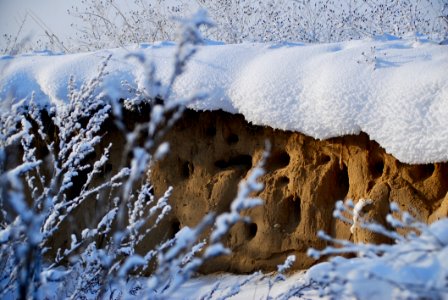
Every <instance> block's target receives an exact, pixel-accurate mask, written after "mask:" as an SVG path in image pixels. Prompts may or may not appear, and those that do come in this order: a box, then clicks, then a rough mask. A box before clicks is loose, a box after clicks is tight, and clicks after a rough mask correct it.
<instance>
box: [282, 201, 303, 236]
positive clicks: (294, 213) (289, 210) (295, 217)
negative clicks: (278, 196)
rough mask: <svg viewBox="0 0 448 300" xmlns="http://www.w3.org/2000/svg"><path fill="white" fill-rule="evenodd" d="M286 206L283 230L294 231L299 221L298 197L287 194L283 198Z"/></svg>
mask: <svg viewBox="0 0 448 300" xmlns="http://www.w3.org/2000/svg"><path fill="white" fill-rule="evenodd" d="M283 202H284V206H285V208H286V216H287V218H286V219H287V223H286V226H285V230H286V232H288V233H291V232H294V231H295V230H296V228H297V226H299V223H300V202H301V201H300V198H299V197H295V196H289V197H287V198H285V199H284V200H283Z"/></svg>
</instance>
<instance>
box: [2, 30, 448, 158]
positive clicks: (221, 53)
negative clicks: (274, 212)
mask: <svg viewBox="0 0 448 300" xmlns="http://www.w3.org/2000/svg"><path fill="white" fill-rule="evenodd" d="M175 50H176V47H175V45H174V44H173V43H169V42H161V43H156V44H153V45H148V44H142V45H137V46H135V45H134V46H130V47H129V48H128V49H124V48H119V49H111V50H101V51H96V52H89V53H79V54H70V55H56V54H52V53H51V52H48V51H47V52H39V53H31V54H27V55H21V56H18V57H11V56H3V57H0V70H1V77H0V99H2V100H3V101H7V100H11V99H12V100H13V101H14V102H18V101H20V100H22V99H24V98H28V99H29V97H30V95H31V93H32V92H35V99H36V101H38V102H39V104H41V105H43V106H45V105H46V104H48V103H53V104H55V105H56V106H61V105H64V103H66V102H67V99H68V97H67V93H68V88H67V82H68V81H69V78H70V76H71V75H74V77H75V85H76V86H77V87H79V86H80V85H81V83H83V82H86V81H87V80H88V79H90V78H93V77H95V75H97V73H98V67H99V66H100V64H101V62H102V61H103V60H104V59H105V58H106V57H107V56H108V55H112V58H111V60H110V61H109V64H108V67H107V71H108V74H107V75H106V76H105V78H104V82H103V88H104V91H105V92H107V93H108V94H109V96H110V97H113V98H114V99H115V100H116V99H118V98H129V97H130V95H129V92H128V90H127V89H126V88H124V87H122V85H121V82H123V81H127V82H129V83H130V84H134V85H135V83H137V84H143V82H144V78H146V77H147V70H146V69H145V67H144V66H143V65H142V64H141V63H139V61H138V59H135V58H133V55H130V54H137V55H139V56H142V55H143V56H144V57H147V58H150V59H152V60H153V62H154V63H155V65H156V67H157V72H156V74H157V76H159V78H160V79H161V80H162V82H167V81H168V80H169V78H170V75H171V73H172V72H173V61H174V53H175ZM447 70H448V48H447V46H444V45H438V44H436V43H433V42H429V41H427V40H425V39H423V38H415V37H414V38H412V37H408V38H404V39H397V38H393V37H390V36H383V37H381V38H376V39H365V40H356V41H347V42H340V43H328V44H288V43H280V44H256V43H244V44H238V45H225V44H220V43H215V42H208V43H207V44H206V45H204V46H201V47H199V49H198V52H197V54H196V55H195V56H194V57H193V59H192V60H191V61H190V62H189V63H188V65H187V70H186V72H185V73H184V74H183V75H182V76H180V78H178V80H177V81H176V83H175V85H174V91H173V97H179V98H188V97H189V96H191V95H193V94H196V93H198V92H204V93H207V94H208V97H207V98H206V99H204V100H201V101H198V102H195V103H192V104H190V107H191V108H193V109H196V110H218V109H222V110H224V111H227V112H231V113H241V114H243V115H244V116H245V118H246V119H247V120H248V121H249V122H252V123H254V124H257V125H267V126H271V127H273V128H276V129H283V130H292V131H298V132H301V133H304V134H306V135H309V136H312V137H314V138H317V139H328V138H331V137H337V136H343V135H348V134H358V133H360V132H361V131H362V132H365V133H367V134H368V135H369V136H370V138H371V139H373V140H375V141H377V142H378V143H379V144H380V145H381V146H382V147H384V148H385V150H386V151H387V152H388V153H391V154H393V155H394V156H395V157H396V158H398V159H399V160H400V161H402V162H407V163H431V162H440V161H447V160H448V151H446V149H448V71H447ZM104 91H103V92H104ZM99 92H100V91H98V93H99Z"/></svg>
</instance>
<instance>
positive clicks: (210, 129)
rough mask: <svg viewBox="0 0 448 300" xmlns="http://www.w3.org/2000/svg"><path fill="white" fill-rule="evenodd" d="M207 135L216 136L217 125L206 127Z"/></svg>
mask: <svg viewBox="0 0 448 300" xmlns="http://www.w3.org/2000/svg"><path fill="white" fill-rule="evenodd" d="M205 135H206V136H207V137H210V138H212V137H214V136H215V135H216V127H214V126H210V127H207V128H206V129H205Z"/></svg>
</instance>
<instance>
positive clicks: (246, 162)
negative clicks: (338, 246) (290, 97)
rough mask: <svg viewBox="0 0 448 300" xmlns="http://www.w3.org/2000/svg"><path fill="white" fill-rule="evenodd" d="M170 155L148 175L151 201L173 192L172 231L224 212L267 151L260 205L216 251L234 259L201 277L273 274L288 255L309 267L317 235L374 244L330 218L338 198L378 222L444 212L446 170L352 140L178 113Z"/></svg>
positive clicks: (219, 115) (447, 206) (371, 237)
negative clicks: (393, 209)
mask: <svg viewBox="0 0 448 300" xmlns="http://www.w3.org/2000/svg"><path fill="white" fill-rule="evenodd" d="M166 140H167V141H168V142H169V143H170V149H171V151H170V152H169V154H168V155H167V157H166V158H164V159H163V160H161V161H159V162H157V163H156V164H155V165H154V166H153V167H152V169H151V180H152V182H153V184H154V186H155V193H156V195H157V196H161V195H162V194H163V193H164V192H165V190H166V189H167V188H168V187H169V186H173V187H174V190H173V194H172V197H171V200H170V201H171V204H172V206H173V217H172V219H171V221H170V222H171V224H170V225H169V224H168V225H166V226H170V228H171V230H172V228H179V227H182V226H194V225H196V224H197V223H198V222H199V220H201V218H202V217H203V216H204V215H205V214H206V213H208V212H211V211H216V212H223V211H226V210H227V209H228V208H229V206H230V203H231V202H232V200H233V198H234V197H235V195H236V192H237V185H238V183H239V182H240V180H241V179H243V178H245V177H246V175H247V174H248V172H249V170H250V169H251V168H252V167H253V166H254V165H255V164H256V163H257V162H258V161H259V159H260V157H261V155H262V152H263V150H264V147H265V141H266V140H269V141H270V142H271V144H272V151H271V155H270V158H269V159H268V161H267V164H266V174H265V175H264V176H263V177H262V178H261V181H262V182H263V183H264V185H265V189H264V190H263V191H262V192H261V193H260V194H259V196H260V197H261V198H262V199H264V205H263V206H260V207H256V208H253V209H250V210H249V211H248V212H247V215H249V216H250V217H251V220H252V222H251V223H249V224H242V223H241V224H238V225H236V226H235V227H234V228H232V230H231V231H230V234H229V235H228V237H227V239H226V241H225V243H226V245H227V246H229V247H230V248H231V249H232V250H233V253H232V254H231V255H230V256H227V257H221V258H218V259H215V260H214V261H211V262H209V263H208V264H206V266H205V267H204V268H203V271H205V272H213V271H232V272H252V271H254V270H259V269H263V270H274V269H275V268H276V265H277V264H279V263H281V262H282V261H283V260H284V259H285V257H286V256H287V255H290V254H295V255H296V257H297V260H296V263H295V266H294V267H295V268H307V267H310V266H311V265H312V264H313V263H314V261H313V260H312V259H310V258H309V257H308V256H307V255H306V251H307V249H308V248H309V247H315V248H321V247H323V246H324V243H323V242H322V241H321V240H320V239H319V238H318V237H317V232H318V231H319V230H324V231H326V232H328V233H331V234H332V235H333V236H336V237H339V238H344V239H351V240H354V239H355V240H357V241H362V242H383V241H385V240H384V239H383V238H382V237H380V236H378V235H375V234H372V233H370V232H366V231H362V230H358V231H356V232H355V237H353V236H352V235H351V232H350V227H349V225H346V224H344V223H342V222H340V221H335V220H334V218H333V217H332V212H333V209H334V205H335V202H336V201H337V200H341V199H353V200H354V201H355V202H356V201H357V200H358V199H360V198H370V199H372V200H373V204H372V205H370V206H369V207H366V211H365V213H366V214H367V216H368V217H370V218H372V219H375V220H377V221H378V222H381V223H383V224H385V216H386V215H387V213H388V212H389V203H390V202H391V201H395V202H397V203H398V204H399V206H400V207H401V208H402V209H403V210H407V211H409V212H410V213H411V214H413V215H414V216H415V217H417V218H419V219H421V220H423V221H428V222H431V221H433V220H435V219H438V218H440V217H442V216H447V211H448V196H447V191H448V165H447V164H446V163H436V164H427V165H407V164H404V163H401V162H399V161H398V160H397V159H395V158H394V157H393V156H392V155H390V154H387V153H386V152H385V151H384V149H383V148H381V147H380V146H379V145H378V144H377V143H376V142H374V141H371V140H370V139H369V137H368V136H367V135H366V134H364V133H361V134H360V135H353V136H344V137H339V138H333V139H329V140H324V141H320V140H316V139H313V138H311V137H308V136H305V135H303V134H300V133H296V132H287V131H280V130H274V129H272V128H268V127H262V126H254V125H251V124H249V123H247V122H246V121H245V120H244V117H243V116H241V115H232V114H228V113H225V112H222V111H213V112H194V111H187V112H186V113H185V114H184V116H183V117H182V118H181V119H180V120H179V121H178V123H177V124H176V125H175V126H174V128H173V129H172V130H171V131H170V132H169V133H168V135H167V136H166Z"/></svg>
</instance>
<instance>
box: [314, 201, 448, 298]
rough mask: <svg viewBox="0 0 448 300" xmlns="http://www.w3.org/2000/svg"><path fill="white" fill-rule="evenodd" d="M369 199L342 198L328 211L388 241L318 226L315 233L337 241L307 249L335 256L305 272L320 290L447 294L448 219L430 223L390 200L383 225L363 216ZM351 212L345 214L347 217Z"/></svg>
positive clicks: (349, 294) (352, 294)
mask: <svg viewBox="0 0 448 300" xmlns="http://www.w3.org/2000/svg"><path fill="white" fill-rule="evenodd" d="M370 203H371V201H370V200H360V201H358V203H357V204H356V205H353V203H352V202H351V201H347V202H346V203H345V204H344V203H342V201H340V202H338V203H337V205H336V210H335V212H334V216H335V217H336V218H338V219H340V220H342V221H344V222H347V223H349V224H351V225H352V227H351V230H352V232H354V231H355V230H358V229H363V230H369V231H372V232H375V233H378V234H381V235H383V236H385V237H387V238H390V239H391V240H393V241H394V243H392V244H378V245H375V244H362V243H353V242H350V241H347V240H338V239H334V238H332V237H330V236H329V235H327V234H325V233H324V232H320V233H319V236H320V237H321V238H322V239H324V240H325V241H327V242H329V243H332V244H335V245H336V246H337V247H332V246H328V247H327V248H325V249H323V250H315V249H310V250H309V251H308V254H309V255H310V256H311V257H313V258H315V259H319V258H321V257H323V256H327V255H340V254H348V255H356V257H355V258H346V257H343V256H336V257H332V258H330V260H329V261H328V262H324V263H320V264H318V265H316V266H314V267H312V268H311V269H310V270H309V271H308V273H307V277H308V280H309V282H310V284H311V285H312V286H314V287H315V288H319V289H320V293H321V294H322V295H326V296H330V297H334V298H337V299H342V298H355V299H389V298H394V299H441V298H445V297H447V295H448V231H447V228H448V219H446V218H445V219H441V220H438V221H436V222H434V223H433V224H431V225H427V224H426V223H422V222H420V221H418V220H416V219H415V218H414V217H412V216H411V215H410V214H409V213H407V212H401V211H400V210H399V209H398V206H397V205H396V204H395V203H392V204H391V206H390V210H391V212H392V213H391V214H389V215H388V216H387V222H388V226H390V228H388V227H385V226H383V225H380V224H378V223H375V222H373V221H372V220H368V219H366V218H365V216H364V213H363V210H364V208H365V207H366V206H368V205H369V204H370ZM348 215H351V217H352V218H351V219H349V218H347V216H348Z"/></svg>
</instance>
